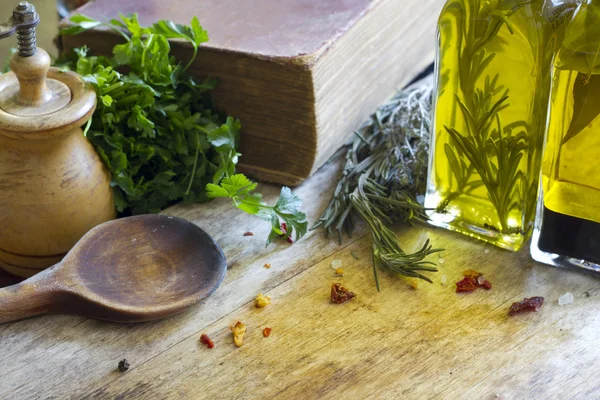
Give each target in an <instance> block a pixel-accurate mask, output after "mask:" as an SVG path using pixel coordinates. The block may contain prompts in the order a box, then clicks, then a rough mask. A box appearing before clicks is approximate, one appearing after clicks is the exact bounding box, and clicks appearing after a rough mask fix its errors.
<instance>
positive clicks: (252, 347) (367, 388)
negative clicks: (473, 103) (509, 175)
mask: <svg viewBox="0 0 600 400" xmlns="http://www.w3.org/2000/svg"><path fill="white" fill-rule="evenodd" d="M338 171H339V163H333V164H330V165H328V166H326V167H325V168H323V169H322V170H321V171H320V172H319V173H317V174H316V175H315V176H314V177H312V178H311V179H309V180H308V181H307V182H305V184H303V185H302V186H301V187H299V188H297V190H296V193H297V194H298V195H300V196H301V197H302V199H303V200H304V204H305V210H306V211H307V214H308V217H309V220H310V221H315V219H316V217H317V216H318V215H319V213H320V211H321V210H322V209H323V208H324V206H325V205H326V203H327V202H328V200H329V196H330V194H331V192H332V190H333V185H334V181H335V178H336V177H337V174H338ZM261 190H262V191H263V192H264V193H265V196H266V200H268V201H273V199H275V196H276V195H277V192H278V190H277V188H275V187H271V186H267V185H261ZM167 213H169V214H172V215H177V216H181V217H184V218H187V219H189V220H191V221H193V222H195V223H196V224H198V225H199V226H201V227H202V228H203V229H205V230H206V231H207V232H208V233H210V234H211V235H213V236H214V238H215V239H216V240H217V242H218V243H220V245H221V246H222V247H223V250H224V252H225V254H226V256H227V259H228V267H229V268H228V273H227V277H226V278H225V281H224V283H223V285H222V286H221V287H220V288H219V289H218V290H217V292H216V293H215V294H214V295H213V296H212V297H210V298H209V299H207V300H206V301H205V302H204V303H203V304H201V305H199V306H197V307H195V308H193V309H191V310H189V311H188V312H185V313H184V314H181V315H179V316H176V317H173V318H170V319H167V320H164V321H159V322H153V323H145V324H138V325H123V324H115V323H106V322H101V321H94V320H89V319H85V318H81V317H74V316H44V317H39V318H33V319H30V320H25V321H21V322H16V323H12V324H6V325H2V326H0V338H1V339H0V340H1V342H0V343H1V348H0V372H1V373H0V376H1V378H0V398H1V399H19V400H20V399H38V398H39V399H47V398H51V399H68V398H72V399H84V398H85V399H105V398H106V399H150V398H158V399H204V398H206V399H216V398H219V399H221V398H223V399H245V398H260V399H272V398H286V399H287V398H289V399H315V398H326V399H327V398H351V399H362V398H407V399H413V398H414V399H430V398H431V399H438V398H440V399H457V398H464V399H496V398H501V399H526V398H535V399H551V398H556V399H564V398H569V399H593V398H600V380H598V379H597V376H598V372H599V370H600V313H599V312H598V310H599V309H600V281H599V279H598V277H597V276H591V275H585V274H582V273H578V272H574V271H566V270H561V269H556V268H552V267H547V266H544V265H540V264H536V263H534V262H533V261H532V260H531V259H530V258H529V254H528V251H527V250H524V251H521V252H520V253H509V252H506V251H504V250H500V249H497V248H494V247H492V246H488V245H484V244H482V243H480V242H476V241H473V240H470V239H468V238H465V237H463V236H460V235H458V234H454V233H451V232H447V231H444V230H439V229H433V228H427V227H417V228H402V227H398V232H399V235H400V239H401V241H402V243H403V244H404V245H405V248H406V249H407V250H410V249H414V248H415V247H416V246H418V245H419V244H421V243H423V241H424V240H426V239H427V238H430V239H431V240H432V242H433V243H434V244H435V245H436V246H441V247H444V248H446V249H447V250H446V251H444V252H443V253H442V255H441V257H442V260H439V261H440V262H442V263H441V264H440V265H439V266H440V268H441V272H440V273H438V274H436V275H435V276H434V277H433V279H434V283H433V284H427V283H425V282H423V283H420V284H419V286H418V288H417V289H416V290H415V289H413V288H411V287H410V286H409V284H408V281H406V280H404V279H398V278H396V277H393V276H390V275H388V274H381V276H380V279H381V285H382V291H381V293H378V292H377V291H376V289H375V285H374V282H373V276H372V271H371V258H370V238H369V236H368V234H367V232H366V230H365V228H364V227H362V228H360V229H359V231H358V232H356V234H355V235H354V237H353V238H352V239H349V240H345V241H344V243H343V244H342V245H339V244H338V243H337V242H335V241H332V240H330V239H326V238H324V236H323V233H322V232H321V231H313V232H310V233H309V234H308V235H307V236H306V237H305V238H304V239H302V240H301V241H299V242H298V243H296V244H294V245H289V244H287V243H284V242H279V243H277V244H275V245H271V246H269V247H268V248H265V246H264V239H265V237H266V235H267V232H268V226H267V224H264V223H262V222H261V221H259V220H257V219H255V218H253V217H251V216H246V215H244V214H242V213H241V212H237V211H236V210H234V209H233V208H232V207H231V205H230V204H229V203H228V202H227V201H219V202H213V203H211V204H210V205H195V206H175V207H173V208H171V209H169V210H168V211H167ZM246 231H253V232H254V236H248V237H245V236H243V234H244V232H246ZM351 251H354V252H355V254H356V255H357V256H358V259H354V258H353V256H352V255H351ZM434 258H435V259H437V258H438V256H434ZM334 259H339V260H342V262H343V269H344V271H345V274H344V277H343V278H335V277H334V271H333V270H332V268H331V262H332V261H333V260H334ZM265 263H270V264H271V268H270V269H267V268H265V267H263V265H264V264H265ZM468 268H473V269H476V270H479V271H482V272H484V273H485V275H486V276H487V277H488V278H489V279H490V280H491V281H492V284H493V288H492V290H491V291H484V290H477V291H476V292H473V293H468V294H457V293H455V285H454V282H456V281H457V280H459V279H460V278H461V275H462V271H463V270H465V269H468ZM444 275H445V277H446V279H447V284H445V285H444V284H442V283H441V282H442V281H443V279H442V277H443V276H444ZM332 282H343V284H344V286H347V287H348V288H350V289H351V290H353V291H354V292H355V293H356V294H357V297H356V298H355V299H353V300H352V301H351V302H349V303H346V304H342V305H336V304H331V303H330V302H329V290H330V285H331V283H332ZM565 292H571V293H572V294H573V295H574V298H575V301H574V303H573V304H570V305H565V306H559V305H558V302H557V300H558V297H559V296H560V295H562V294H563V293H565ZM259 293H264V294H266V295H269V296H271V299H272V304H271V305H270V306H268V307H267V308H264V309H257V308H255V307H254V304H253V300H254V298H255V297H256V295H257V294H259ZM530 296H544V297H545V298H546V303H545V304H544V306H543V308H542V309H541V310H540V311H539V312H537V313H530V314H526V315H519V316H516V317H509V316H508V308H509V306H510V304H511V303H512V302H514V301H517V300H522V299H523V297H530ZM238 320H239V321H242V322H243V323H245V324H246V326H247V328H248V331H247V334H246V337H245V340H244V345H243V347H241V348H238V347H236V346H235V345H234V344H233V340H232V336H231V333H230V331H229V326H230V325H231V324H234V323H235V322H236V321H238ZM264 327H271V328H272V335H271V337H269V338H263V336H262V329H263V328H264ZM201 333H207V334H208V335H209V336H210V337H211V338H212V339H213V340H214V342H215V348H214V349H210V350H209V349H207V348H206V347H205V346H203V345H201V344H199V342H198V339H199V337H200V334H201ZM122 358H127V360H128V361H129V362H130V363H131V368H130V369H129V371H127V372H125V373H120V372H117V371H116V367H117V363H118V361H119V360H121V359H122Z"/></svg>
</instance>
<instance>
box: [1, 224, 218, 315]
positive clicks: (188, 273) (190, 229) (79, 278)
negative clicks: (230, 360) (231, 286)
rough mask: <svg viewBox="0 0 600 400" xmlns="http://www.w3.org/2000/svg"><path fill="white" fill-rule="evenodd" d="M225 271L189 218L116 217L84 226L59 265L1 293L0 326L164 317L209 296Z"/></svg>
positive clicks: (207, 239)
mask: <svg viewBox="0 0 600 400" xmlns="http://www.w3.org/2000/svg"><path fill="white" fill-rule="evenodd" d="M226 270H227V262H226V260H225V256H224V255H223V252H222V251H221V249H220V248H219V246H218V245H217V244H216V243H215V242H214V240H213V239H212V238H211V237H210V236H209V235H208V234H206V233H205V232H204V231H203V230H202V229H200V228H199V227H197V226H196V225H194V224H192V223H191V222H188V221H186V220H183V219H181V218H177V217H171V216H166V215H140V216H135V217H129V218H122V219H118V220H115V221H110V222H106V223H104V224H101V225H99V226H97V227H95V228H93V229H92V230H90V231H89V232H88V233H87V234H86V235H85V236H84V237H83V238H81V240H80V241H79V242H78V243H77V244H76V245H75V246H74V247H73V248H72V249H71V251H70V252H69V253H68V254H67V255H66V256H65V258H64V259H63V260H62V261H61V262H60V263H59V264H56V265H55V266H53V267H51V268H49V269H47V270H45V271H43V272H41V273H39V274H37V275H35V276H33V277H31V278H29V279H28V280H26V281H24V282H22V283H20V284H18V285H14V286H10V287H8V288H5V289H2V290H0V323H4V322H9V321H13V320H16V319H21V318H26V317H30V316H33V315H39V314H44V313H68V314H79V315H84V316H89V317H93V318H98V319H104V320H110V321H118V322H141V321H149V320H155V319H159V318H164V317H168V316H170V315H174V314H177V313H180V312H182V311H184V310H185V309H187V308H189V307H191V306H193V305H194V304H197V303H198V302H199V301H201V300H202V299H204V298H206V297H207V296H209V295H210V294H212V293H213V292H214V291H215V290H216V289H217V287H218V286H219V285H220V284H221V282H222V281H223V278H224V276H225V272H226Z"/></svg>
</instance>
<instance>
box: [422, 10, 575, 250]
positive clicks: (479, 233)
mask: <svg viewBox="0 0 600 400" xmlns="http://www.w3.org/2000/svg"><path fill="white" fill-rule="evenodd" d="M574 4H575V1H574V0H573V1H571V2H569V1H558V0H546V1H544V0H449V1H448V2H447V3H446V5H445V6H444V9H443V11H442V13H441V15H440V18H439V22H438V40H439V43H438V44H439V46H438V54H437V67H436V93H435V94H434V102H435V104H434V109H435V115H434V121H433V124H434V128H433V129H434V131H433V134H432V135H431V137H432V139H431V147H430V148H431V157H430V160H429V177H428V187H427V193H426V198H425V206H426V207H427V208H428V209H430V210H431V211H430V218H431V222H432V223H433V224H434V225H437V226H442V227H445V228H448V229H451V230H455V231H459V232H462V233H464V234H467V235H469V236H472V237H476V238H479V239H482V240H484V241H486V242H490V243H493V244H495V245H497V246H500V247H503V248H506V249H510V250H518V249H519V248H521V246H522V245H523V244H524V242H525V241H526V240H527V239H528V237H529V236H530V234H531V232H532V229H533V221H534V216H535V208H536V199H537V191H538V182H539V171H540V161H541V153H542V147H543V139H544V131H545V125H546V117H547V109H548V105H547V104H548V99H549V95H550V86H551V85H550V72H551V65H552V58H553V55H554V53H555V50H556V48H557V45H556V43H557V42H558V39H559V37H560V36H561V35H562V33H561V32H562V29H563V28H562V26H563V24H562V22H563V20H565V15H569V14H570V12H571V11H572V8H573V5H574Z"/></svg>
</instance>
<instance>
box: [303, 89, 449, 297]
mask: <svg viewBox="0 0 600 400" xmlns="http://www.w3.org/2000/svg"><path fill="white" fill-rule="evenodd" d="M431 95H432V87H431V84H430V83H420V84H416V85H414V86H412V87H411V88H408V89H406V90H403V91H401V92H400V93H398V95H396V96H395V97H394V98H393V99H392V100H391V101H390V102H388V103H387V104H385V105H383V106H381V107H380V108H379V109H378V110H377V112H375V114H373V115H372V116H371V118H370V119H369V120H368V121H367V122H366V123H365V124H364V125H363V126H362V128H361V129H360V130H359V131H358V132H355V134H356V137H355V139H354V141H353V143H352V144H351V145H350V147H349V149H348V152H347V153H346V163H345V166H344V171H343V172H342V176H341V178H340V180H339V182H338V184H337V187H336V189H335V192H334V194H333V198H332V199H331V201H330V203H329V205H328V206H327V208H326V209H325V211H324V212H323V214H322V215H321V217H320V218H319V221H318V223H317V224H316V225H315V226H314V227H313V229H315V228H317V227H322V228H324V229H325V230H326V232H327V233H332V231H334V230H335V231H337V236H338V239H339V241H340V242H341V240H342V231H344V230H345V231H346V233H347V234H348V236H351V235H352V231H353V229H354V223H353V220H352V211H353V210H354V211H356V212H357V213H358V215H359V216H360V217H361V218H362V219H363V220H364V221H365V222H366V223H367V225H368V226H369V229H370V230H371V235H372V238H373V275H374V277H375V282H376V284H377V290H379V289H380V286H379V279H378V275H377V269H378V268H379V267H381V268H385V269H387V270H389V271H392V272H393V273H395V274H399V275H403V276H407V277H415V278H420V279H423V280H426V281H428V282H431V280H430V279H429V278H428V277H427V276H425V275H423V274H422V272H436V271H437V269H436V268H435V265H434V264H433V263H432V262H429V261H424V259H425V258H426V257H427V256H428V255H430V254H432V253H435V252H437V251H440V250H439V249H434V248H432V246H431V245H430V244H429V241H427V242H426V243H425V244H424V245H423V247H422V248H421V249H420V250H419V251H417V252H415V253H413V254H407V253H405V252H404V250H402V248H401V247H400V245H399V244H398V237H397V236H396V234H395V233H394V232H393V231H392V230H390V229H389V228H388V226H389V225H391V224H392V223H393V222H394V221H397V220H402V221H407V222H409V223H413V222H425V221H426V220H427V215H426V214H425V209H424V208H423V206H422V205H421V204H419V202H418V201H417V195H422V194H424V193H425V186H426V183H427V161H428V153H429V134H430V128H431V120H430V112H431Z"/></svg>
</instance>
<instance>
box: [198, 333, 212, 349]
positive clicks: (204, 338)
mask: <svg viewBox="0 0 600 400" xmlns="http://www.w3.org/2000/svg"><path fill="white" fill-rule="evenodd" d="M200 342H201V343H202V344H205V345H206V347H208V348H209V349H212V348H213V347H215V343H214V342H213V341H212V340H211V339H210V338H209V337H208V335H207V334H206V333H203V334H202V335H200Z"/></svg>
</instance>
